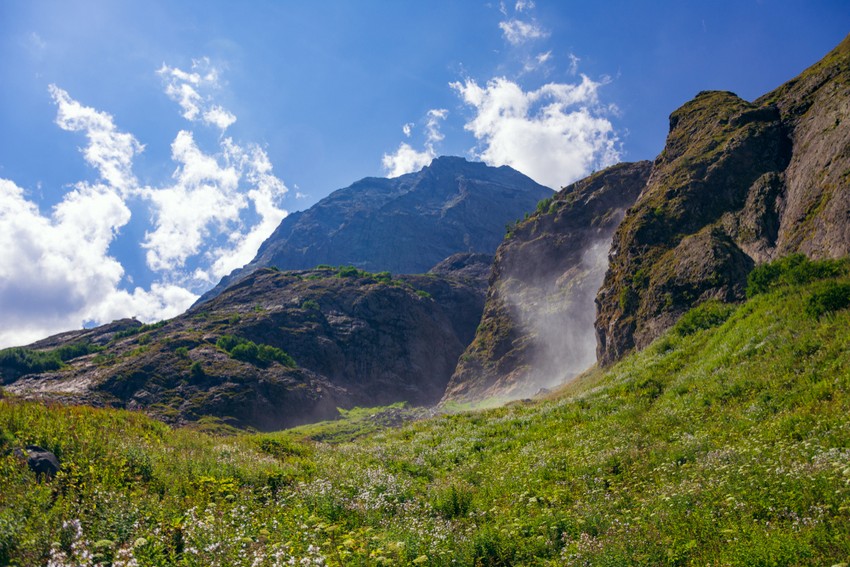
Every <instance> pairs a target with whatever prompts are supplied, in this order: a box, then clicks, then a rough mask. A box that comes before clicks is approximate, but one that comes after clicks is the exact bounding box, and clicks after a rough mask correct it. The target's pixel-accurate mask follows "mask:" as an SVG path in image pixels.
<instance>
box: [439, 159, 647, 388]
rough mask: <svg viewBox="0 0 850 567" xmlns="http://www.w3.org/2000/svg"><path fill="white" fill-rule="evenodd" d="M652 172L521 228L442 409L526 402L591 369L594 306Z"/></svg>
mask: <svg viewBox="0 0 850 567" xmlns="http://www.w3.org/2000/svg"><path fill="white" fill-rule="evenodd" d="M651 165H652V164H651V163H650V162H639V163H625V164H619V165H615V166H613V167H610V168H608V169H606V170H604V171H601V172H599V173H597V174H594V175H592V176H590V177H588V178H586V179H583V180H581V181H579V182H577V183H574V184H572V185H570V186H569V187H566V188H565V189H563V190H561V191H560V192H559V193H558V194H557V195H555V196H554V198H553V200H552V201H551V202H550V203H542V204H541V207H540V210H539V211H538V212H537V213H535V214H533V215H531V216H530V217H529V218H528V219H526V220H524V221H523V222H521V223H519V224H517V225H516V226H515V227H513V229H512V230H511V233H510V235H509V236H508V237H507V238H506V239H505V241H504V242H503V243H502V245H501V246H500V247H499V249H498V251H497V252H496V259H495V262H494V264H493V270H492V274H491V277H490V287H489V290H488V294H487V302H486V304H485V308H484V315H483V317H482V319H481V324H480V325H479V327H478V330H477V332H476V335H475V339H474V341H473V342H472V344H471V345H469V347H467V349H466V351H465V352H464V354H463V355H462V356H461V359H460V361H459V362H458V366H457V368H456V370H455V372H454V375H453V376H452V380H451V382H450V383H449V385H448V388H447V390H446V394H445V396H444V398H443V399H444V401H450V400H451V401H474V400H480V399H483V398H520V397H526V396H530V395H533V394H535V393H536V392H538V391H539V390H540V389H541V388H546V387H549V386H552V385H554V384H558V383H560V382H562V381H563V380H565V379H567V378H569V377H571V376H574V375H575V374H576V373H578V372H581V371H582V370H584V369H585V368H587V367H588V366H590V365H591V364H593V362H594V361H595V349H596V343H595V340H594V337H593V333H592V329H593V321H594V318H595V313H596V312H595V305H594V298H595V296H596V292H597V290H598V289H599V285H600V284H601V282H602V278H603V276H604V273H605V268H606V266H607V255H608V248H609V246H610V243H611V236H612V235H613V233H614V230H615V229H616V228H617V225H618V224H619V222H620V220H621V219H622V218H623V214H624V213H625V211H626V209H627V208H628V207H630V206H631V205H632V204H633V203H634V201H635V199H637V196H638V194H639V193H640V192H641V190H642V189H643V188H644V186H645V185H646V181H647V178H648V177H649V172H650V169H651Z"/></svg>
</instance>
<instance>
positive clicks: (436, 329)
mask: <svg viewBox="0 0 850 567" xmlns="http://www.w3.org/2000/svg"><path fill="white" fill-rule="evenodd" d="M487 260H488V259H487V258H484V259H482V258H467V259H466V261H463V259H460V260H459V265H458V266H455V268H454V269H452V268H451V267H443V268H442V269H441V271H442V272H443V275H436V274H428V275H420V276H416V275H411V276H398V277H393V276H391V275H390V274H389V273H379V274H371V273H368V272H364V271H362V270H358V269H356V268H353V267H348V268H339V269H335V268H326V269H314V270H307V271H288V272H281V271H278V270H274V269H269V268H262V269H257V270H255V271H253V272H251V273H250V274H248V275H247V276H246V277H244V278H242V279H241V280H240V281H238V282H237V283H236V284H234V285H232V286H230V287H229V288H228V289H226V290H225V291H224V292H222V293H221V294H220V295H219V296H217V297H215V298H214V299H212V300H210V301H208V302H206V303H204V304H202V305H200V306H197V307H195V308H193V309H191V310H189V311H188V312H187V313H185V314H184V315H181V316H179V317H176V318H174V319H171V320H168V321H164V322H162V323H158V324H155V325H141V324H140V323H138V322H137V321H134V320H123V321H118V322H115V323H112V324H110V325H105V326H103V327H99V328H97V329H91V330H86V331H74V332H70V333H63V334H62V335H57V336H56V337H51V338H49V339H45V340H43V341H39V342H38V343H35V344H33V345H30V346H29V347H24V348H17V349H6V350H5V351H0V379H2V380H0V383H2V384H4V388H6V389H7V391H9V392H12V393H14V394H17V395H22V396H27V397H37V398H40V399H50V400H57V401H61V402H68V403H87V404H90V405H99V406H113V407H122V408H128V409H140V410H144V411H145V412H146V413H149V414H151V415H153V416H155V417H157V418H159V419H162V420H163V421H166V422H169V423H187V422H192V421H197V420H201V419H204V418H206V419H209V418H211V417H215V418H219V419H221V420H224V421H225V422H226V423H229V424H231V425H236V426H239V427H254V428H257V429H264V430H269V429H279V428H282V427H289V426H292V425H296V424H299V423H305V422H311V421H317V420H321V419H329V418H331V417H334V416H336V415H337V407H341V408H351V407H353V406H355V405H361V406H362V405H367V406H374V405H381V404H389V403H393V402H399V401H405V402H409V403H412V404H417V405H431V404H434V403H436V402H437V401H438V400H439V399H440V397H441V396H442V394H443V391H444V390H445V386H446V384H447V382H448V380H449V378H450V377H451V374H452V372H453V370H454V368H455V364H456V362H457V359H458V356H460V354H461V353H462V352H463V349H464V347H465V346H466V345H467V344H468V343H469V341H471V340H472V336H473V334H474V333H475V328H476V326H477V325H478V321H479V319H480V318H481V311H482V309H483V303H484V294H483V290H482V286H481V283H480V282H478V281H477V280H476V279H475V277H473V276H472V275H470V273H469V272H468V271H463V269H464V268H469V269H471V267H472V266H475V265H476V261H477V263H478V264H480V263H481V262H482V261H483V262H487ZM453 274H457V277H453Z"/></svg>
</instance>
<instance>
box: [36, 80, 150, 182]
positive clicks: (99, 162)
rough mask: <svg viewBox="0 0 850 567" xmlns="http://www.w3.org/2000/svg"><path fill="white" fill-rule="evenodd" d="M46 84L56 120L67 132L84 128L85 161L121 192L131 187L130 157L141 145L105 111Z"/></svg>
mask: <svg viewBox="0 0 850 567" xmlns="http://www.w3.org/2000/svg"><path fill="white" fill-rule="evenodd" d="M48 88H49V90H50V94H51V96H52V97H53V100H54V102H55V103H56V105H57V107H58V111H57V114H56V124H57V125H58V126H59V127H60V128H62V129H63V130H68V131H70V132H85V134H86V137H87V138H88V140H89V144H88V146H86V148H85V149H84V150H83V155H84V157H85V159H86V161H87V162H88V163H89V165H91V166H92V167H94V168H96V169H97V170H98V172H99V173H100V176H101V178H102V179H103V180H104V181H105V182H106V183H107V184H109V185H110V186H111V187H114V188H115V189H117V190H119V191H121V192H122V193H125V194H127V193H129V192H131V191H132V190H134V189H135V188H136V186H137V182H136V177H135V175H133V171H132V168H133V157H134V156H135V155H136V154H138V153H141V152H142V151H143V150H144V146H142V145H141V144H140V143H139V142H138V141H137V140H136V139H135V138H134V137H133V136H132V135H131V134H127V133H124V132H119V131H118V130H117V129H116V128H115V123H114V122H113V120H112V116H110V115H109V114H107V113H105V112H98V111H97V110H95V109H94V108H91V107H88V106H83V105H82V104H80V103H79V102H77V101H76V100H73V99H72V98H71V97H70V96H68V93H67V92H65V91H63V90H62V89H60V88H59V87H57V86H56V85H50V86H49V87H48Z"/></svg>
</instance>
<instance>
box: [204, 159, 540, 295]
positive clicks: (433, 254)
mask: <svg viewBox="0 0 850 567" xmlns="http://www.w3.org/2000/svg"><path fill="white" fill-rule="evenodd" d="M551 195H552V190H551V189H548V188H546V187H543V186H542V185H539V184H537V183H535V182H534V181H532V180H531V179H530V178H529V177H526V176H525V175H523V174H521V173H519V172H518V171H516V170H514V169H512V168H510V167H507V166H502V167H489V166H487V165H485V164H483V163H480V162H468V161H466V160H465V159H463V158H459V157H439V158H437V159H435V160H434V161H433V162H432V163H431V165H430V166H428V167H425V168H423V169H422V170H421V171H419V172H417V173H410V174H407V175H402V176H400V177H396V178H393V179H385V178H376V177H367V178H366V179H362V180H360V181H358V182H356V183H354V184H352V185H351V186H349V187H346V188H345V189H339V190H337V191H334V192H333V193H331V194H330V195H328V196H327V197H325V198H324V199H322V200H321V201H319V202H318V203H316V204H315V205H313V206H312V207H310V208H309V209H307V210H305V211H300V212H296V213H293V214H291V215H289V216H288V217H286V218H285V219H284V220H283V221H282V222H281V223H280V225H279V226H278V228H277V229H276V230H275V231H274V233H273V234H272V235H271V236H270V237H269V238H268V239H267V240H266V241H265V242H264V243H263V244H262V246H260V249H259V251H258V252H257V256H256V257H255V258H254V259H253V260H252V261H251V262H250V263H249V264H248V265H246V266H245V267H244V268H242V269H240V270H236V271H235V272H234V273H232V274H230V275H229V276H227V277H225V278H224V279H223V280H222V281H221V282H220V283H219V284H218V285H217V286H216V287H215V288H213V289H212V290H211V291H210V292H208V293H207V294H205V295H204V296H202V297H201V299H200V300H199V302H198V303H203V302H204V301H207V300H209V299H211V298H213V297H215V296H216V295H218V294H219V293H221V291H222V290H224V289H225V288H227V286H229V285H232V284H233V283H235V282H237V281H239V280H240V279H241V278H243V277H245V276H246V275H247V274H250V273H251V272H252V271H254V270H256V269H258V268H262V267H276V268H279V269H281V270H300V269H310V268H314V267H316V266H318V265H322V264H326V265H331V266H338V265H352V266H356V267H357V268H360V269H363V270H368V271H371V272H381V271H385V270H387V271H390V272H392V273H394V274H396V273H398V274H419V273H423V272H426V271H427V270H428V269H430V268H431V267H432V266H434V265H435V264H437V263H438V262H440V261H442V260H444V259H445V258H447V257H449V256H451V255H452V254H456V253H460V252H473V253H484V254H493V252H495V250H496V248H497V247H498V246H499V244H500V243H501V241H502V237H503V236H504V234H505V225H506V224H508V223H510V222H513V221H515V220H516V219H517V218H520V217H522V216H523V214H525V213H526V212H529V211H532V210H533V209H534V207H535V205H536V204H537V202H538V201H540V200H541V199H544V198H546V197H549V196H551Z"/></svg>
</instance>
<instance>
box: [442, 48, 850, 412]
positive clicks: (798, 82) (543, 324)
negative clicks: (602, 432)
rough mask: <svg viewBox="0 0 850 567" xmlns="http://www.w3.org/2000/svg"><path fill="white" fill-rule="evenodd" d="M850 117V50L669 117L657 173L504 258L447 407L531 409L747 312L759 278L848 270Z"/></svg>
mask: <svg viewBox="0 0 850 567" xmlns="http://www.w3.org/2000/svg"><path fill="white" fill-rule="evenodd" d="M848 105H850V38H848V39H845V41H844V42H842V43H841V44H840V45H839V46H838V47H836V49H834V50H833V51H832V52H831V53H829V54H828V55H827V56H826V57H825V58H824V59H823V60H822V61H820V62H818V63H817V64H815V65H813V66H812V67H811V68H809V69H807V70H806V71H804V72H803V73H802V74H801V75H800V76H799V77H797V78H796V79H794V80H792V81H789V82H788V83H786V84H785V85H782V86H781V87H779V88H778V89H776V90H775V91H773V92H771V93H768V94H767V95H765V96H763V97H761V98H759V99H758V100H756V101H755V102H747V101H744V100H742V99H741V98H739V97H738V96H736V95H734V94H733V93H730V92H720V91H711V92H702V93H699V94H698V95H697V96H696V98H695V99H694V100H692V101H690V102H688V103H686V104H685V105H684V106H682V107H681V108H679V109H678V110H676V111H675V112H673V113H672V115H671V116H670V133H669V135H668V137H667V141H666V145H665V148H664V150H663V151H662V152H661V154H660V155H659V156H658V158H656V160H655V161H654V162H652V163H649V162H642V163H639V164H620V165H617V166H614V167H612V168H609V169H607V170H605V171H602V172H599V173H597V174H594V175H592V176H590V177H589V178H587V179H584V180H581V181H579V182H578V183H575V184H573V185H571V186H570V187H567V188H565V189H564V190H562V191H561V192H559V193H558V194H557V195H556V196H555V197H554V200H553V201H552V203H551V204H547V203H544V204H541V207H540V208H539V209H538V211H537V212H536V213H534V214H532V215H531V216H530V217H528V218H527V219H526V220H524V221H522V222H520V223H518V224H516V225H515V226H514V227H513V228H512V230H511V231H510V233H509V235H508V237H507V238H506V239H505V241H504V242H503V243H502V245H501V246H500V247H499V249H498V251H497V252H496V257H495V263H494V266H493V272H492V276H491V280H490V287H489V290H488V295H487V302H486V305H485V309H484V315H483V318H482V322H481V325H480V326H479V328H478V331H477V333H476V336H475V339H474V340H473V342H472V343H471V344H470V345H469V347H467V349H466V351H465V352H464V354H463V355H462V356H461V359H460V361H459V362H458V367H457V369H456V370H455V372H454V374H453V376H452V379H451V381H450V382H449V385H448V387H447V391H446V394H445V396H444V398H443V401H444V402H445V403H449V402H464V401H479V402H480V401H482V400H485V399H489V400H491V401H498V400H505V399H515V398H520V397H528V396H531V395H533V394H534V393H535V392H537V391H538V390H539V389H540V388H548V387H551V386H552V385H553V384H558V383H560V382H562V381H563V380H565V379H567V378H569V377H571V376H574V375H575V374H577V373H578V372H581V371H582V370H583V369H585V368H587V367H589V366H591V365H592V364H593V363H594V362H595V361H596V360H597V359H598V361H599V362H600V363H601V364H603V365H610V364H612V363H614V362H616V361H617V360H619V359H621V358H622V357H623V356H625V355H626V354H627V353H629V352H630V351H632V350H634V349H642V348H644V347H646V346H647V345H648V344H650V343H651V342H652V341H653V340H654V339H655V338H657V337H658V336H659V335H660V334H662V333H663V332H664V331H665V330H666V329H668V328H670V326H671V325H673V324H674V323H675V322H676V321H677V320H678V319H679V318H680V317H681V316H682V315H683V314H684V313H685V312H687V311H688V310H689V309H691V308H692V307H694V306H695V305H698V304H700V303H703V302H705V301H708V300H712V299H715V300H720V301H724V302H737V301H740V300H742V299H743V298H744V295H745V288H746V285H747V278H748V275H749V274H750V272H751V271H752V270H753V269H754V267H756V266H758V265H761V264H763V263H765V262H768V261H770V260H774V259H777V258H782V257H785V256H788V255H789V254H794V253H797V252H801V253H804V254H806V255H807V256H808V257H810V258H837V257H842V256H846V255H847V254H848V253H850V116H848V112H847V109H848ZM594 296H595V298H594ZM594 299H595V306H594ZM594 329H595V338H594V337H593V336H592V335H593V334H594V333H593V330H594ZM594 350H595V351H596V352H594Z"/></svg>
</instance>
